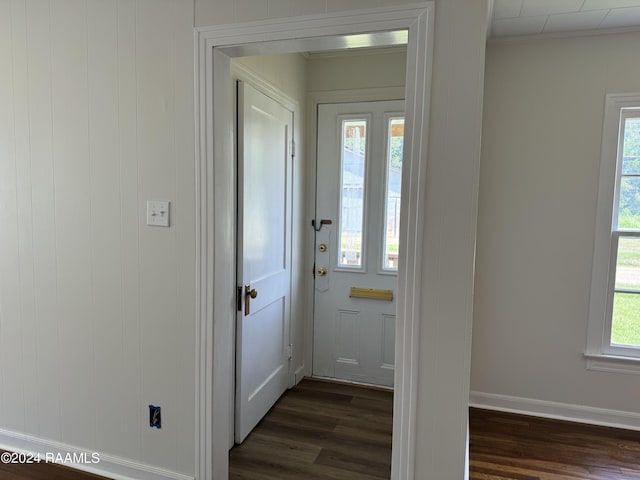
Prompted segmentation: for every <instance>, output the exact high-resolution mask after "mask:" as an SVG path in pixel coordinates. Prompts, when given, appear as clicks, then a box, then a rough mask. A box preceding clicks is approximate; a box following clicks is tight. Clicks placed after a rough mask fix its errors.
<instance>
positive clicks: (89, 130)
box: [0, 0, 195, 474]
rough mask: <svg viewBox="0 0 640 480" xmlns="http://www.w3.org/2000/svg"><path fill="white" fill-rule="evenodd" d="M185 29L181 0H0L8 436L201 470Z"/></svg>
mask: <svg viewBox="0 0 640 480" xmlns="http://www.w3.org/2000/svg"><path fill="white" fill-rule="evenodd" d="M192 31H193V3H192V2H191V1H186V0H119V1H117V2H116V1H114V2H104V1H100V0H56V1H52V2H41V1H36V0H13V1H8V0H3V1H0V97H2V98H0V104H1V105H2V108H0V224H1V225H2V226H1V228H0V275H1V277H0V382H1V383H0V385H1V387H0V429H2V430H3V432H0V437H1V436H2V433H6V432H4V431H5V430H6V431H13V432H21V433H25V434H29V435H32V436H35V437H39V438H42V439H49V440H53V441H55V442H59V443H64V444H70V445H76V446H79V447H82V448H85V449H88V450H95V451H98V452H100V453H102V454H110V455H115V456H118V457H123V458H127V459H131V460H134V461H136V462H140V463H145V464H150V465H154V466H157V467H162V468H165V469H168V470H171V471H176V472H183V473H187V474H189V473H191V474H192V473H193V471H194V462H193V458H194V421H193V418H194V414H195V413H194V388H195V387H194V358H195V355H194V348H195V347H194V338H195V333H194V315H195V313H194V298H195V294H194V279H195V265H194V258H195V251H194V245H195V225H194V222H195V219H194V208H195V207H194V205H195V188H194V146H193V145H194V134H193V60H192V59H193V41H192V35H193V33H192ZM147 199H166V200H170V201H171V202H172V211H171V215H172V226H171V228H158V227H155V228H152V227H147V226H146V224H145V219H146V217H145V201H146V200H147ZM148 404H156V405H160V406H161V407H162V409H163V427H162V429H161V430H156V429H151V428H150V427H149V425H148ZM4 440H5V439H4V437H3V441H4Z"/></svg>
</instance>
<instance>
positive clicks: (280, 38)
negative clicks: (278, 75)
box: [194, 1, 434, 480]
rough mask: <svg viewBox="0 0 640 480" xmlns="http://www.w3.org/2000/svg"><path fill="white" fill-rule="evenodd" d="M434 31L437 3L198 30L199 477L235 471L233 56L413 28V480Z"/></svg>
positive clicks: (409, 181)
mask: <svg viewBox="0 0 640 480" xmlns="http://www.w3.org/2000/svg"><path fill="white" fill-rule="evenodd" d="M433 24H434V2H433V1H431V2H425V3H420V4H414V5H411V6H405V7H402V6H398V7H381V8H374V9H368V10H358V11H356V12H337V13H329V14H321V15H311V16H304V17H291V18H286V19H275V20H266V21H259V22H248V23H243V24H232V25H219V26H214V27H202V28H196V29H195V38H194V41H195V45H194V47H195V59H194V61H195V68H196V71H195V92H194V93H195V124H196V129H195V132H196V138H195V140H196V159H195V160H196V198H195V200H196V259H195V260H196V339H195V340H196V359H195V370H196V379H195V380H196V399H195V400H196V405H195V412H196V418H195V432H196V438H195V447H196V448H195V457H196V458H195V473H196V478H198V479H200V480H205V479H211V478H214V479H216V480H224V479H227V478H228V471H229V455H228V428H229V422H228V412H229V389H230V388H232V385H233V384H232V378H231V363H230V358H231V350H230V345H229V344H228V341H227V339H228V338H229V334H230V329H231V328H232V326H233V321H234V319H235V296H236V282H235V255H233V252H235V222H236V205H235V186H234V185H235V184H234V181H235V160H234V155H233V150H234V149H233V106H232V98H233V95H232V90H231V85H232V78H231V68H230V57H231V56H239V55H242V48H240V49H238V46H240V47H242V45H247V44H253V46H258V47H259V46H260V44H261V43H263V42H270V43H269V45H265V46H266V47H267V48H266V49H265V50H264V53H266V52H271V53H283V52H285V51H286V52H295V51H300V50H301V49H302V50H306V49H308V48H307V47H306V46H307V45H309V42H313V41H318V40H320V41H321V40H322V37H324V38H327V37H331V38H335V37H336V36H344V35H351V34H362V33H365V34H366V33H371V32H382V31H393V30H401V29H402V30H404V29H406V30H408V44H407V67H406V73H407V76H406V79H407V81H406V87H405V92H406V94H405V101H406V112H405V115H406V117H405V153H406V156H405V162H406V164H405V165H406V169H405V171H404V172H403V179H402V199H403V209H402V213H401V224H402V227H401V233H400V236H401V243H400V245H401V247H400V248H401V249H402V251H403V252H404V254H403V256H402V257H401V260H400V265H399V269H398V292H397V295H398V317H397V319H398V321H397V323H396V382H395V388H396V390H395V392H396V393H395V395H394V415H393V444H392V472H391V477H392V479H394V480H412V479H413V477H414V465H415V442H416V428H415V425H416V416H417V415H416V413H417V408H416V407H417V391H418V360H419V357H418V340H419V323H420V318H421V298H420V292H421V289H422V285H421V272H422V259H423V218H424V215H425V197H426V195H425V178H426V177H425V173H426V167H427V161H426V156H427V142H428V121H429V96H430V89H431V60H432V57H433ZM304 40H306V41H307V42H306V43H305V42H304ZM303 44H304V45H305V46H303ZM296 45H297V47H296Z"/></svg>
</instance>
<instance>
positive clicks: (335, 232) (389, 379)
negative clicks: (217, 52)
mask: <svg viewBox="0 0 640 480" xmlns="http://www.w3.org/2000/svg"><path fill="white" fill-rule="evenodd" d="M392 118H404V101H403V100H387V101H375V102H373V101H372V102H358V103H332V104H322V105H318V125H317V129H318V134H317V201H316V209H317V212H316V222H318V223H317V227H316V229H318V228H319V229H320V230H319V231H318V232H317V233H316V250H315V265H316V278H315V302H314V323H313V324H314V343H313V374H314V376H321V377H330V378H337V379H341V380H349V381H356V382H362V383H369V384H375V385H381V386H389V387H391V386H393V383H394V364H395V359H394V353H395V352H394V350H395V323H396V300H395V293H396V285H397V274H396V272H395V271H394V270H390V269H387V268H386V266H385V265H383V257H384V255H383V249H384V241H383V235H384V233H385V229H384V228H383V224H384V223H385V208H384V207H385V198H386V185H387V183H388V179H387V152H388V143H387V142H388V141H389V139H388V134H389V128H388V123H389V120H390V119H392ZM354 125H355V126H354ZM349 132H353V134H351V133H349ZM360 132H362V133H360ZM356 134H357V135H356ZM353 135H355V136H357V138H354V137H353ZM360 135H362V137H361V136H360ZM345 136H346V137H349V138H348V139H345V140H344V141H345V142H346V141H347V140H350V142H351V143H353V144H354V145H355V144H356V143H357V146H355V147H353V146H349V147H347V148H342V142H343V140H342V138H343V137H345ZM356 150H357V151H356ZM396 173H399V172H396ZM397 176H398V178H396V179H395V180H397V181H396V182H393V183H394V184H395V185H396V186H397V187H399V184H400V182H399V174H398V175H397ZM343 184H344V186H345V188H346V190H345V193H344V195H346V197H344V196H343V194H342V189H341V186H342V185H343ZM397 187H396V188H397ZM397 193H399V191H398V192H397ZM350 197H353V198H350ZM321 219H329V220H331V224H325V225H321V223H320V222H321ZM341 225H342V227H343V228H344V229H345V230H349V231H352V232H357V233H355V237H356V238H355V239H352V240H353V241H354V242H355V243H354V245H351V246H348V245H346V244H345V245H342V243H341V242H342V241H343V240H344V241H348V239H349V238H350V236H353V234H349V233H346V234H345V235H343V240H341V238H340V230H341ZM321 245H322V247H321ZM347 256H350V257H352V258H347ZM322 269H325V270H322ZM318 272H320V273H324V275H320V274H319V273H318ZM325 272H326V273H325ZM351 287H359V288H367V289H369V288H373V289H380V290H390V291H391V292H393V297H392V300H390V301H388V300H379V299H364V298H351V297H350V295H349V294H350V289H351Z"/></svg>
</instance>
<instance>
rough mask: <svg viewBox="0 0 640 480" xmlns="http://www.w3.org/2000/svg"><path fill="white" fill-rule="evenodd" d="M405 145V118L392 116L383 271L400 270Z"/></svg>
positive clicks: (387, 173)
mask: <svg viewBox="0 0 640 480" xmlns="http://www.w3.org/2000/svg"><path fill="white" fill-rule="evenodd" d="M403 145H404V117H401V116H390V117H388V118H387V158H386V170H387V171H386V185H385V209H384V223H383V229H384V231H383V239H382V244H383V246H384V247H383V249H382V269H383V270H390V271H397V270H398V247H399V245H400V236H399V232H400V191H401V188H400V186H401V183H402V150H403Z"/></svg>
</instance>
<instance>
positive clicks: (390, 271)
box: [377, 111, 405, 275]
mask: <svg viewBox="0 0 640 480" xmlns="http://www.w3.org/2000/svg"><path fill="white" fill-rule="evenodd" d="M397 119H402V121H403V122H404V120H405V114H404V111H396V112H385V114H384V127H385V133H384V137H385V138H384V155H385V158H384V162H383V165H382V166H383V169H384V174H383V175H382V182H383V183H382V189H381V192H382V208H381V209H380V216H381V220H380V227H381V228H380V253H379V255H378V260H377V262H378V274H380V275H397V274H398V267H396V268H388V267H386V266H385V264H386V261H385V260H386V247H387V241H386V237H387V233H386V232H387V202H388V201H389V191H388V187H389V164H390V163H391V154H390V148H391V121H392V120H397ZM402 153H403V155H402V156H403V165H404V148H403V152H402ZM400 208H402V203H401V204H400ZM398 253H400V252H398Z"/></svg>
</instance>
